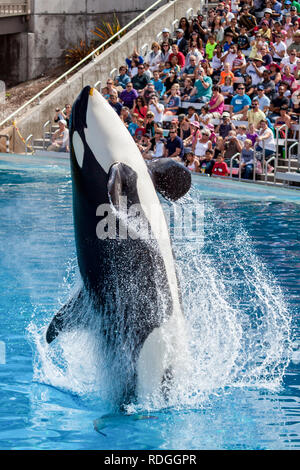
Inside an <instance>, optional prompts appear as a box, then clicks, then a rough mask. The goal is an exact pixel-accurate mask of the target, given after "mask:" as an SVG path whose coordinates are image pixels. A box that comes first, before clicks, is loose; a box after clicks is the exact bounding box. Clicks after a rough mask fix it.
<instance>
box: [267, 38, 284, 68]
mask: <svg viewBox="0 0 300 470" xmlns="http://www.w3.org/2000/svg"><path fill="white" fill-rule="evenodd" d="M270 51H271V54H272V56H273V61H274V62H276V63H277V64H280V62H281V61H282V59H283V58H284V57H285V56H286V55H287V54H286V45H285V43H284V41H283V40H282V34H281V33H277V34H276V35H275V42H274V43H272V44H270Z"/></svg>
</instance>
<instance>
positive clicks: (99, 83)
mask: <svg viewBox="0 0 300 470" xmlns="http://www.w3.org/2000/svg"><path fill="white" fill-rule="evenodd" d="M98 85H100V90H99V91H101V85H102V82H101V80H98V81H97V82H96V83H94V88H96V89H97V90H98V88H97V87H98Z"/></svg>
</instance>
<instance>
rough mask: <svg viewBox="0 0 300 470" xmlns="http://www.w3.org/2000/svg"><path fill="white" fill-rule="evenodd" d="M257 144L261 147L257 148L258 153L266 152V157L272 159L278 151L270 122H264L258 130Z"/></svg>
mask: <svg viewBox="0 0 300 470" xmlns="http://www.w3.org/2000/svg"><path fill="white" fill-rule="evenodd" d="M257 142H258V143H259V145H258V146H257V147H256V150H257V151H258V152H262V151H263V150H264V152H265V156H266V157H270V156H271V155H273V154H274V153H275V151H276V144H275V139H274V134H273V132H272V130H271V129H270V128H269V127H268V121H267V120H262V121H261V122H260V126H259V129H258V137H257Z"/></svg>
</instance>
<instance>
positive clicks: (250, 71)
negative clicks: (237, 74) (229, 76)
mask: <svg viewBox="0 0 300 470" xmlns="http://www.w3.org/2000/svg"><path fill="white" fill-rule="evenodd" d="M263 63H264V61H263V59H262V57H261V56H260V55H257V56H255V57H254V58H253V60H252V61H251V62H250V63H249V65H248V66H247V67H246V69H245V73H246V74H247V75H250V76H251V78H252V85H253V86H254V87H256V86H257V85H258V84H259V83H261V82H262V80H263V71H264V70H265V67H264V65H263Z"/></svg>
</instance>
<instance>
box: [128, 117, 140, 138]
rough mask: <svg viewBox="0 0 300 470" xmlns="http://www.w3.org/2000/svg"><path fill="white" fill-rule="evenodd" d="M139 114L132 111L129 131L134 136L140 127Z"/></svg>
mask: <svg viewBox="0 0 300 470" xmlns="http://www.w3.org/2000/svg"><path fill="white" fill-rule="evenodd" d="M138 118H139V116H138V114H136V113H132V115H131V122H130V123H129V124H128V131H129V132H130V135H131V136H132V137H134V136H135V131H136V130H137V129H138V127H139V125H138Z"/></svg>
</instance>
